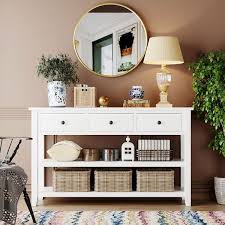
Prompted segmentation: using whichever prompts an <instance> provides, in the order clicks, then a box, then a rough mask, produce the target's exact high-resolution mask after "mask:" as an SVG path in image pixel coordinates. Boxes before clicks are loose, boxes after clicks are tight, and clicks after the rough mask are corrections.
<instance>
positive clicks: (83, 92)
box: [74, 85, 96, 107]
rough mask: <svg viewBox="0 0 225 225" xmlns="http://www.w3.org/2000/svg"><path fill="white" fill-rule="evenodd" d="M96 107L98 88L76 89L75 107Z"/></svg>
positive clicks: (84, 87) (79, 87) (83, 87)
mask: <svg viewBox="0 0 225 225" xmlns="http://www.w3.org/2000/svg"><path fill="white" fill-rule="evenodd" d="M95 106H96V88H95V87H88V86H87V85H85V86H83V85H82V86H77V87H75V88H74V107H95Z"/></svg>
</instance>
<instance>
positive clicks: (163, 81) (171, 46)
mask: <svg viewBox="0 0 225 225" xmlns="http://www.w3.org/2000/svg"><path fill="white" fill-rule="evenodd" d="M144 63H145V64H151V65H161V70H160V72H158V73H157V74H156V79H157V85H158V88H159V90H160V102H159V103H158V104H157V105H156V107H172V104H170V103H169V102H168V100H167V96H168V89H169V86H170V83H171V77H172V76H171V73H170V72H169V71H168V69H167V68H166V65H175V64H182V63H184V59H183V56H182V53H181V49H180V45H179V41H178V39H177V38H176V37H169V36H160V37H151V38H150V39H149V42H148V47H147V50H146V53H145V58H144Z"/></svg>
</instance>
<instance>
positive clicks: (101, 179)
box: [94, 169, 132, 192]
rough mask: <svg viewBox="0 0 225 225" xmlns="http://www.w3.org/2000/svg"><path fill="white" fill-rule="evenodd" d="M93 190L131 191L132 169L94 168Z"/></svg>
mask: <svg viewBox="0 0 225 225" xmlns="http://www.w3.org/2000/svg"><path fill="white" fill-rule="evenodd" d="M94 175H95V191H97V192H131V191H132V170H129V169H123V170H121V169H120V170H115V169H114V170H112V169H107V170H100V169H99V170H95V172H94Z"/></svg>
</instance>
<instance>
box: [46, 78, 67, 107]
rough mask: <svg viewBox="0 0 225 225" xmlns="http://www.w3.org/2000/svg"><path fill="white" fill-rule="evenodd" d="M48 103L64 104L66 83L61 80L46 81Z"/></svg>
mask: <svg viewBox="0 0 225 225" xmlns="http://www.w3.org/2000/svg"><path fill="white" fill-rule="evenodd" d="M48 104H49V106H50V107H63V106H66V85H65V84H64V83H63V82H62V81H51V82H48Z"/></svg>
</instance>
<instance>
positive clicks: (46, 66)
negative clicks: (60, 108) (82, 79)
mask: <svg viewBox="0 0 225 225" xmlns="http://www.w3.org/2000/svg"><path fill="white" fill-rule="evenodd" d="M77 69H78V63H77V61H76V62H73V61H72V59H71V58H70V57H69V56H68V55H66V54H58V55H56V56H55V57H52V56H48V57H45V56H44V55H42V57H41V59H40V61H39V64H38V66H37V74H38V76H41V75H42V76H43V77H44V78H45V79H47V81H48V82H51V81H62V82H63V83H65V84H66V85H69V84H71V83H72V84H76V83H77V82H79V78H78V76H77Z"/></svg>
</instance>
